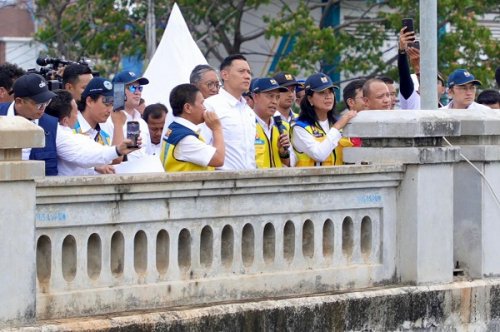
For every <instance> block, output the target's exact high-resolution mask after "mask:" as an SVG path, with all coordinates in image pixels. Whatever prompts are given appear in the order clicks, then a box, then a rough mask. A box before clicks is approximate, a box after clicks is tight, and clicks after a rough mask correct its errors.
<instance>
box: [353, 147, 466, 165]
mask: <svg viewBox="0 0 500 332" xmlns="http://www.w3.org/2000/svg"><path fill="white" fill-rule="evenodd" d="M459 160H460V148H458V147H453V148H451V147H450V148H447V147H427V148H425V147H421V148H363V147H362V148H345V149H344V162H345V163H353V164H357V163H364V162H371V163H405V164H437V163H452V162H457V161H459Z"/></svg>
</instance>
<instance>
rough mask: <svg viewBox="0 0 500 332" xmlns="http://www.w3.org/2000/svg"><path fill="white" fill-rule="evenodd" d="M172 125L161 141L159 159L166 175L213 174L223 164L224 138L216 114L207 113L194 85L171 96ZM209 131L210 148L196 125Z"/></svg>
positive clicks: (178, 87)
mask: <svg viewBox="0 0 500 332" xmlns="http://www.w3.org/2000/svg"><path fill="white" fill-rule="evenodd" d="M169 101H170V106H171V107H172V113H173V115H174V121H173V122H172V123H171V124H170V125H169V126H168V130H167V134H166V135H165V137H164V138H163V145H162V151H161V154H160V159H161V161H162V164H163V168H164V169H165V171H167V172H189V171H191V172H193V171H208V170H213V167H220V166H222V165H223V164H224V155H225V148H224V137H223V136H222V127H221V124H220V121H219V119H218V117H217V114H215V113H214V112H207V111H206V109H205V106H204V105H203V102H204V98H203V95H202V93H201V91H200V90H199V89H198V88H197V87H196V86H195V85H193V84H180V85H178V86H176V87H175V88H173V89H172V92H171V93H170V99H169ZM203 122H205V124H206V126H207V127H208V128H210V129H211V130H212V133H213V146H212V145H209V144H206V143H205V141H204V139H203V137H202V136H201V135H200V133H199V132H200V130H199V127H198V125H199V124H201V123H203Z"/></svg>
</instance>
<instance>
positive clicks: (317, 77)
mask: <svg viewBox="0 0 500 332" xmlns="http://www.w3.org/2000/svg"><path fill="white" fill-rule="evenodd" d="M304 85H305V90H311V91H314V92H320V91H323V90H326V89H329V88H335V89H338V88H339V87H338V86H335V85H333V82H332V80H331V79H330V77H328V76H327V75H325V74H323V73H316V74H312V75H311V76H309V77H308V78H307V80H306V82H305V83H304Z"/></svg>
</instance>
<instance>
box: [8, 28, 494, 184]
mask: <svg viewBox="0 0 500 332" xmlns="http://www.w3.org/2000/svg"><path fill="white" fill-rule="evenodd" d="M411 40H413V33H412V32H409V33H408V32H405V28H403V29H402V30H401V31H400V42H399V54H398V69H399V93H398V92H397V89H396V86H395V82H394V81H393V80H392V79H391V78H389V77H385V76H379V77H372V78H368V79H357V80H353V81H351V82H350V83H348V84H347V85H346V86H345V88H344V89H343V91H342V96H343V101H344V104H345V108H346V109H345V110H344V111H343V112H342V113H341V115H340V116H339V117H336V116H335V110H336V107H337V104H338V100H337V97H336V92H337V94H338V92H339V88H338V87H337V86H335V85H334V84H333V82H332V80H331V79H330V77H329V76H327V75H325V74H323V73H315V74H313V75H311V76H309V77H307V79H305V80H298V79H296V77H295V76H294V75H292V74H290V73H285V72H280V73H277V74H276V75H274V76H273V77H260V78H253V79H252V72H251V69H250V65H249V63H248V61H247V59H246V58H245V57H244V56H243V55H240V54H236V55H230V56H228V57H227V58H225V59H224V61H223V62H222V63H221V65H220V68H219V71H218V72H217V70H215V69H214V68H213V67H211V66H209V65H198V66H196V67H195V68H194V69H193V70H192V73H191V76H190V83H186V84H180V85H178V86H176V87H175V88H174V89H173V90H172V91H171V93H170V96H169V103H170V105H169V106H170V109H171V111H172V114H173V121H171V122H170V121H167V113H168V108H167V107H166V105H163V104H149V105H148V104H147V100H146V101H145V100H144V99H143V98H142V95H141V93H142V90H143V87H144V86H145V85H147V84H149V80H148V79H147V78H145V77H140V76H137V75H136V74H135V73H133V72H130V71H122V72H119V73H117V74H116V75H114V78H113V80H108V79H106V78H102V77H93V75H92V71H91V70H90V68H89V67H88V66H85V65H82V64H72V65H68V66H66V67H65V68H64V73H63V75H62V84H63V89H60V90H55V91H50V90H49V88H48V85H47V82H46V81H45V79H44V78H43V77H42V76H40V75H38V74H35V73H25V72H24V70H22V69H20V68H19V67H17V66H15V65H12V64H8V63H6V64H3V65H1V66H0V102H1V103H0V115H4V116H14V115H18V116H22V117H24V118H26V119H28V120H30V121H32V122H34V123H35V124H37V125H38V126H40V127H42V128H43V130H44V131H45V147H43V148H32V149H23V159H25V160H28V159H34V160H44V161H45V174H46V175H94V174H112V173H115V167H114V165H116V164H120V163H122V162H131V161H133V160H139V159H141V158H144V157H145V156H155V158H158V161H159V163H160V162H161V164H162V166H163V168H164V170H165V171H166V172H179V171H210V170H215V169H217V170H244V169H255V168H278V167H308V166H309V167H311V166H333V165H342V164H343V158H342V150H343V148H345V147H359V146H361V145H362V141H361V139H359V138H353V137H350V138H348V137H344V136H343V135H342V129H343V128H344V126H345V125H346V124H347V123H348V122H349V121H350V120H351V119H352V118H354V117H355V116H356V115H357V114H358V112H361V111H365V110H393V109H395V107H396V106H397V105H399V107H400V108H401V109H403V110H404V109H420V95H419V90H418V86H419V74H420V67H419V62H420V61H419V60H420V59H419V57H420V53H419V50H418V49H417V48H415V47H413V46H412V45H413V44H412V43H411V42H410V41H411ZM410 67H411V68H412V69H413V71H414V74H412V73H411V68H410ZM498 76H499V70H497V77H496V78H497V83H498V79H499V78H498ZM117 83H121V84H123V85H124V87H125V97H126V98H125V104H124V107H123V109H119V110H114V109H113V101H114V96H115V94H114V85H115V84H117ZM480 85H481V82H479V81H478V80H477V79H475V77H474V75H473V74H472V73H471V72H469V71H468V70H466V69H458V70H455V71H454V72H452V73H451V74H450V75H449V76H448V79H447V80H446V79H445V78H444V77H443V76H442V75H441V74H439V75H438V84H437V91H438V94H439V95H440V96H441V95H443V94H444V93H445V91H447V92H448V95H449V97H451V101H450V102H449V103H448V104H446V105H441V104H439V105H436V107H439V108H443V109H490V108H496V109H499V108H500V93H499V91H498V90H497V89H485V90H483V91H482V92H481V93H480V94H479V95H478V96H477V99H476V90H477V87H478V86H480ZM297 110H298V111H297ZM129 121H136V122H138V124H139V128H140V137H139V138H138V145H137V146H136V145H133V144H132V141H131V140H130V139H129V138H127V122H129ZM165 127H166V128H165Z"/></svg>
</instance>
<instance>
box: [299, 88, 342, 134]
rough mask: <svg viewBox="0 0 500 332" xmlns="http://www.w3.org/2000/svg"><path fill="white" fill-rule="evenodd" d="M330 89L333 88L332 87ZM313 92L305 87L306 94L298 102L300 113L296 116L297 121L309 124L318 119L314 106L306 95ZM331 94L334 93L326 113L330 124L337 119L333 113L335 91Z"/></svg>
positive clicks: (310, 94)
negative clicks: (331, 104)
mask: <svg viewBox="0 0 500 332" xmlns="http://www.w3.org/2000/svg"><path fill="white" fill-rule="evenodd" d="M330 89H332V90H333V88H330ZM332 92H333V91H332ZM314 93H315V92H314V91H312V90H309V89H306V95H305V96H304V98H302V101H301V102H300V114H299V117H298V120H299V121H304V122H307V123H308V124H310V125H313V124H315V123H316V122H317V121H318V116H317V115H316V111H315V110H314V106H312V105H311V103H310V102H309V99H308V98H307V96H312V95H313V94H314ZM333 95H334V97H333V107H332V109H331V110H329V111H328V113H327V117H328V123H329V124H330V126H332V125H333V124H334V123H335V122H336V121H337V119H336V118H335V116H334V115H333V113H334V112H335V106H337V98H336V97H335V93H334V94H333Z"/></svg>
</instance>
